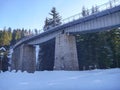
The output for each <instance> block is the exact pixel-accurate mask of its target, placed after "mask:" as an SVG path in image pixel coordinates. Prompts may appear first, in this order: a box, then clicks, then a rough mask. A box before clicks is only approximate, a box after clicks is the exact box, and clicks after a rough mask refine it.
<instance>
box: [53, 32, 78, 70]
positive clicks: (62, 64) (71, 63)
mask: <svg viewBox="0 0 120 90" xmlns="http://www.w3.org/2000/svg"><path fill="white" fill-rule="evenodd" d="M54 70H79V66H78V57H77V49H76V40H75V36H71V35H66V34H60V35H58V36H57V37H56V41H55V63H54Z"/></svg>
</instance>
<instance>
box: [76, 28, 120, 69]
mask: <svg viewBox="0 0 120 90" xmlns="http://www.w3.org/2000/svg"><path fill="white" fill-rule="evenodd" d="M76 39H77V51H78V59H79V68H80V70H83V69H85V70H86V69H92V68H100V69H105V68H115V67H120V29H114V30H111V31H103V32H97V33H87V34H80V35H79V36H76Z"/></svg>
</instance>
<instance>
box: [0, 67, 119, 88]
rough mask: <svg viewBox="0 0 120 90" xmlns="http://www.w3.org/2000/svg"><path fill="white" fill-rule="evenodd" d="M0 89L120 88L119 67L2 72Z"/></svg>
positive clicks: (0, 74)
mask: <svg viewBox="0 0 120 90" xmlns="http://www.w3.org/2000/svg"><path fill="white" fill-rule="evenodd" d="M0 90H120V69H118V68H116V69H108V70H92V71H40V72H35V73H27V72H23V73H22V72H20V71H19V72H17V73H15V72H14V71H12V72H5V73H3V72H2V73H0Z"/></svg>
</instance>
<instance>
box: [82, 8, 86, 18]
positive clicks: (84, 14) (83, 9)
mask: <svg viewBox="0 0 120 90" xmlns="http://www.w3.org/2000/svg"><path fill="white" fill-rule="evenodd" d="M82 16H83V17H84V16H86V9H85V7H83V8H82Z"/></svg>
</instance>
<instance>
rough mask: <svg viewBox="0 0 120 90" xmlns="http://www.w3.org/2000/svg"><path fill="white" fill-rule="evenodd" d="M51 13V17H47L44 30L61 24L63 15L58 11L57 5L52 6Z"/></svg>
mask: <svg viewBox="0 0 120 90" xmlns="http://www.w3.org/2000/svg"><path fill="white" fill-rule="evenodd" d="M49 14H50V15H51V18H49V19H48V18H46V20H45V25H44V31H46V30H48V29H49V28H51V27H55V26H57V25H60V24H61V17H60V15H59V13H58V12H57V11H56V8H55V7H53V8H52V10H51V12H50V13H49Z"/></svg>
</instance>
